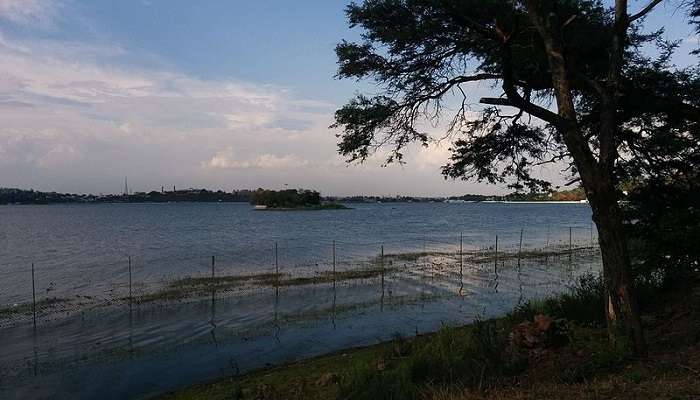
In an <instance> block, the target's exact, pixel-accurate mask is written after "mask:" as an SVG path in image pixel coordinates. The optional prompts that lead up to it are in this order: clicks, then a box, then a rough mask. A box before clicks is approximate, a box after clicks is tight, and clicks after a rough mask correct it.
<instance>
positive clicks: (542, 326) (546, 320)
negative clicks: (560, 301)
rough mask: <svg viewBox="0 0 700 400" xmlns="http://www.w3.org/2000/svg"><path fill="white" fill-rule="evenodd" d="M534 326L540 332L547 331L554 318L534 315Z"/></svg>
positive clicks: (550, 327)
mask: <svg viewBox="0 0 700 400" xmlns="http://www.w3.org/2000/svg"><path fill="white" fill-rule="evenodd" d="M533 322H534V323H535V327H536V328H537V330H539V331H540V332H549V331H550V330H551V329H552V324H553V323H554V318H552V317H550V316H548V315H541V314H540V315H535V317H534V318H533Z"/></svg>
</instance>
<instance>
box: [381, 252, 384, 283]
mask: <svg viewBox="0 0 700 400" xmlns="http://www.w3.org/2000/svg"><path fill="white" fill-rule="evenodd" d="M381 267H382V293H384V245H382V257H381Z"/></svg>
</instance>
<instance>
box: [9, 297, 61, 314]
mask: <svg viewBox="0 0 700 400" xmlns="http://www.w3.org/2000/svg"><path fill="white" fill-rule="evenodd" d="M69 301H70V300H68V299H62V298H59V297H49V298H45V299H40V300H39V301H37V302H36V309H37V310H41V309H42V308H46V307H51V306H54V305H58V304H64V303H67V302H69ZM32 308H33V306H32V303H21V304H17V305H16V306H12V307H5V308H0V316H12V315H20V314H30V313H31V312H32Z"/></svg>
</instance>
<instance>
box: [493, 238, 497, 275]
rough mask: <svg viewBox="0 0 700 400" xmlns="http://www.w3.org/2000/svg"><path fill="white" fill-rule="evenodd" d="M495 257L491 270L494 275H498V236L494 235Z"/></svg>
mask: <svg viewBox="0 0 700 400" xmlns="http://www.w3.org/2000/svg"><path fill="white" fill-rule="evenodd" d="M495 254H496V255H495V257H494V260H495V261H494V263H493V270H494V272H495V273H496V274H498V235H496V246H495Z"/></svg>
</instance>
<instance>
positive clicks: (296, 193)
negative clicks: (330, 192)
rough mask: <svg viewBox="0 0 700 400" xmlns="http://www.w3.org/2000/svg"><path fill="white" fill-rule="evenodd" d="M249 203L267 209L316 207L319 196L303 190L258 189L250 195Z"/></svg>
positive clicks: (311, 191) (318, 202)
mask: <svg viewBox="0 0 700 400" xmlns="http://www.w3.org/2000/svg"><path fill="white" fill-rule="evenodd" d="M250 203H251V204H253V205H264V206H267V207H269V208H304V207H318V206H320V205H321V194H320V193H319V192H316V191H314V190H303V189H298V190H297V189H286V190H265V189H258V190H256V191H255V192H253V193H251V196H250Z"/></svg>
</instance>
